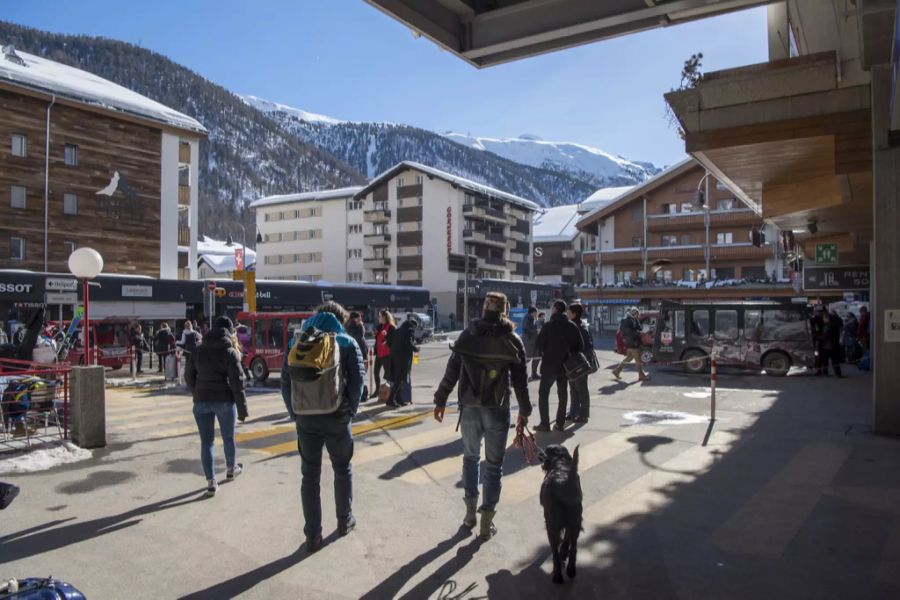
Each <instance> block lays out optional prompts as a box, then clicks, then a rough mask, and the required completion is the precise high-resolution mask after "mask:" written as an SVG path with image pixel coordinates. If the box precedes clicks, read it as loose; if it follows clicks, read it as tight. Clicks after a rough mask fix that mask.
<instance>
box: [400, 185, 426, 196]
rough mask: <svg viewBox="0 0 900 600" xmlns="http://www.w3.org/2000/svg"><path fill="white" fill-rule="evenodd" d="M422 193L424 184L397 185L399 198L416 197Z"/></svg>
mask: <svg viewBox="0 0 900 600" xmlns="http://www.w3.org/2000/svg"><path fill="white" fill-rule="evenodd" d="M421 195H422V184H421V183H416V184H413V185H404V186H398V187H397V198H398V199H401V198H416V197H419V196H421Z"/></svg>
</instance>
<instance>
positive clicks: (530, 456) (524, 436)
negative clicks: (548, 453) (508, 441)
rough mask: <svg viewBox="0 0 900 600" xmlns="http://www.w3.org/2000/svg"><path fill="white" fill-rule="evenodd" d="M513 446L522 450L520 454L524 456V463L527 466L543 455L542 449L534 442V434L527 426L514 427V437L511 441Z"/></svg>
mask: <svg viewBox="0 0 900 600" xmlns="http://www.w3.org/2000/svg"><path fill="white" fill-rule="evenodd" d="M513 446H515V447H516V448H519V449H521V450H522V453H523V454H524V455H525V462H526V463H529V464H531V463H532V462H534V459H535V458H538V456H540V454H542V453H543V448H541V447H540V446H538V444H537V442H536V441H535V440H534V434H533V433H532V432H531V430H530V429H529V428H528V425H523V426H522V427H516V437H515V438H514V439H513Z"/></svg>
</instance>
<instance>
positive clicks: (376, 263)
mask: <svg viewBox="0 0 900 600" xmlns="http://www.w3.org/2000/svg"><path fill="white" fill-rule="evenodd" d="M363 267H365V268H366V269H372V270H383V269H389V268H390V267H391V258H390V257H389V256H386V257H382V258H374V257H366V258H364V259H363Z"/></svg>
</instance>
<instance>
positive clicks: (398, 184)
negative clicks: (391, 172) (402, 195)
mask: <svg viewBox="0 0 900 600" xmlns="http://www.w3.org/2000/svg"><path fill="white" fill-rule="evenodd" d="M397 187H398V188H399V187H403V178H402V177H398V178H397Z"/></svg>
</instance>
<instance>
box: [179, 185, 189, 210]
mask: <svg viewBox="0 0 900 600" xmlns="http://www.w3.org/2000/svg"><path fill="white" fill-rule="evenodd" d="M178 204H180V205H182V206H190V205H191V186H189V185H179V186H178Z"/></svg>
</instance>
